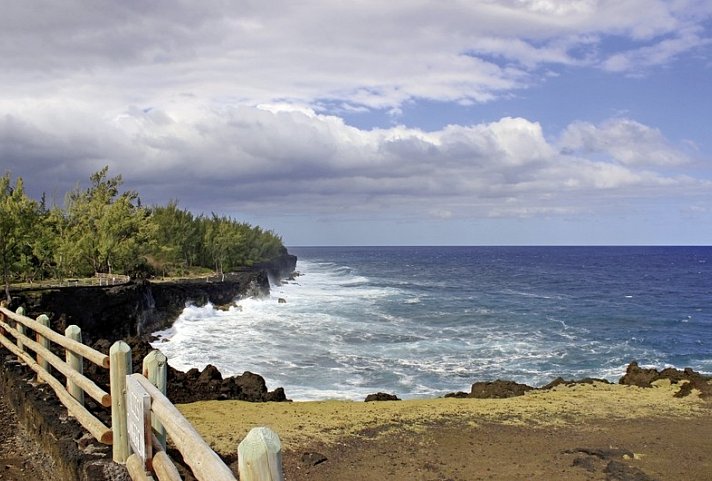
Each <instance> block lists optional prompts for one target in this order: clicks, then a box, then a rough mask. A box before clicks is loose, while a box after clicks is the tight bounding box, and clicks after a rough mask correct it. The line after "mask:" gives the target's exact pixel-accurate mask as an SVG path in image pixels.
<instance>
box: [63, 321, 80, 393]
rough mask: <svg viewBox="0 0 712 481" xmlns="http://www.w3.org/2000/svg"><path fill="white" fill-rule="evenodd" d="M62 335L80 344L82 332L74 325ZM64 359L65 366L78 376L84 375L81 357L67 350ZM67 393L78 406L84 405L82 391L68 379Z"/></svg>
mask: <svg viewBox="0 0 712 481" xmlns="http://www.w3.org/2000/svg"><path fill="white" fill-rule="evenodd" d="M64 335H65V336H66V337H68V338H69V339H73V340H75V341H77V342H82V330H81V329H80V328H79V326H75V325H74V324H72V325H71V326H68V327H67V328H66V329H65V330H64ZM65 359H66V360H67V364H69V367H71V368H72V369H73V370H75V371H77V372H78V373H79V374H84V358H83V357H82V356H80V355H79V354H76V353H74V352H73V351H71V350H69V349H66V350H65ZM67 391H68V392H69V394H71V396H72V397H73V398H74V399H76V400H77V401H79V404H81V405H82V406H83V405H84V390H83V389H82V388H80V387H79V386H77V385H76V384H74V383H73V382H72V381H71V380H70V379H69V378H67Z"/></svg>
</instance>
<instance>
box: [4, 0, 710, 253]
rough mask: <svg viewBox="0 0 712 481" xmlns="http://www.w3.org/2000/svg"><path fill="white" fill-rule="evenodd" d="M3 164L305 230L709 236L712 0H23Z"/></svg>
mask: <svg viewBox="0 0 712 481" xmlns="http://www.w3.org/2000/svg"><path fill="white" fill-rule="evenodd" d="M3 12H4V14H3V16H2V17H1V18H0V28H2V29H3V35H2V36H0V56H1V58H3V69H2V70H1V71H0V162H1V164H0V167H1V168H2V170H3V171H6V170H7V171H10V172H11V174H12V175H13V176H20V177H23V178H24V179H25V183H26V185H27V187H28V190H30V191H31V192H33V193H34V194H35V195H40V193H41V192H46V193H47V194H48V196H49V198H50V199H52V200H54V201H55V202H57V203H62V202H63V195H64V193H65V192H66V191H67V190H69V189H71V188H72V187H74V185H75V184H76V182H77V181H82V182H86V179H88V177H89V175H90V174H91V173H92V172H95V171H97V170H99V169H100V168H101V167H103V166H104V165H109V166H110V169H111V172H112V173H113V174H122V175H123V177H124V180H125V186H126V187H127V188H130V189H135V190H138V191H139V193H140V194H141V196H142V200H143V201H144V203H147V204H151V203H166V202H167V201H168V200H170V199H179V201H180V205H181V206H183V207H185V208H187V209H190V210H192V211H194V212H196V213H201V212H205V213H210V212H217V213H220V214H225V215H230V216H233V217H236V218H238V219H241V220H246V221H249V222H252V223H255V224H259V225H262V226H264V227H266V228H270V229H274V230H275V231H277V232H279V233H280V234H281V235H282V236H283V238H284V240H285V243H286V244H288V245H338V244H342V245H343V244H351V245H380V244H387V245H394V244H395V245H398V244H400V245H403V244H409V245H412V244H437V245H444V244H473V245H478V244H487V245H492V244H494V245H498V244H709V242H710V239H711V238H712V207H711V206H712V204H711V203H710V200H712V199H711V197H712V140H710V139H712V81H711V80H712V2H709V1H708V0H674V1H663V0H566V1H557V0H500V1H498V0H479V1H472V0H471V1H457V0H447V1H446V0H442V1H413V0H409V1H399V0H393V1H390V2H387V3H384V2H382V1H360V2H351V3H342V2H324V1H321V2H320V1H306V2H299V3H294V2H281V1H274V2H255V3H251V2H242V3H239V4H238V3H237V2H235V3H230V2H217V1H206V2H188V1H183V2H181V1H175V2H174V1H171V2H169V1H167V0H166V1H156V2H150V3H145V4H144V3H139V2H109V1H106V2H99V3H97V2H88V1H72V0H68V1H66V2H61V4H59V3H56V4H54V3H49V4H48V3H46V2H39V1H35V0H28V1H25V2H6V4H5V5H4V6H3Z"/></svg>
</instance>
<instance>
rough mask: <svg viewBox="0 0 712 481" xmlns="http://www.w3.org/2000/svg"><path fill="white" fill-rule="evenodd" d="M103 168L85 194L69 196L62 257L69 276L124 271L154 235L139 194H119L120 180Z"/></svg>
mask: <svg viewBox="0 0 712 481" xmlns="http://www.w3.org/2000/svg"><path fill="white" fill-rule="evenodd" d="M107 174H108V168H107V167H104V168H103V169H102V170H100V171H99V172H97V173H95V174H93V175H92V176H91V185H90V187H89V188H88V189H86V190H81V189H80V188H79V187H77V188H75V189H74V190H73V191H72V192H70V193H69V194H68V196H67V209H66V212H65V216H66V228H65V231H64V234H65V235H64V236H63V237H62V238H61V240H60V244H59V249H58V250H59V254H60V257H61V258H62V264H63V265H64V266H65V268H66V269H67V273H68V274H72V275H89V274H94V273H106V272H108V273H110V272H112V269H113V270H115V271H124V270H125V269H126V268H127V267H128V266H129V265H132V264H134V263H135V260H136V259H137V258H138V257H139V256H140V255H141V253H142V252H141V250H142V246H143V245H145V243H146V242H147V241H148V239H149V238H150V235H151V231H152V229H151V225H150V222H149V221H148V213H147V211H146V210H145V209H144V208H142V207H138V206H137V205H136V200H137V199H138V193H136V192H133V191H126V192H123V193H119V187H120V186H121V183H122V179H121V176H116V177H111V178H109V177H107Z"/></svg>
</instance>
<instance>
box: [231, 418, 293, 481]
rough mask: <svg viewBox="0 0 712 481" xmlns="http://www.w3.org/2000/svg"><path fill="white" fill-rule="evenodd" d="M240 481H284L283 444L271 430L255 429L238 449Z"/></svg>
mask: <svg viewBox="0 0 712 481" xmlns="http://www.w3.org/2000/svg"><path fill="white" fill-rule="evenodd" d="M237 469H238V474H239V476H240V481H284V475H283V473H282V443H281V442H280V441H279V436H277V433H275V432H274V431H272V430H271V429H269V428H264V427H263V428H253V429H252V430H251V431H250V432H249V433H248V434H247V436H246V437H245V439H243V440H242V442H241V443H240V444H239V446H238V447H237Z"/></svg>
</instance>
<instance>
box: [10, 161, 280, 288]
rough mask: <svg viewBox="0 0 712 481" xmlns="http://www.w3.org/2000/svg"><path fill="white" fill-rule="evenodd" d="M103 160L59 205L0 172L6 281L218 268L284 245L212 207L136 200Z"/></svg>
mask: <svg viewBox="0 0 712 481" xmlns="http://www.w3.org/2000/svg"><path fill="white" fill-rule="evenodd" d="M121 185H122V178H121V176H120V175H118V176H115V177H109V175H108V167H104V168H103V169H101V170H100V171H98V172H96V173H94V174H92V176H91V177H90V185H89V187H88V188H86V189H82V188H80V187H79V186H77V187H76V188H75V189H74V190H72V191H71V192H69V193H67V195H66V198H65V205H64V206H63V207H60V206H56V205H53V206H48V205H47V203H46V201H45V197H44V195H43V196H42V199H40V200H39V201H38V200H35V199H32V198H30V197H29V196H28V195H27V194H26V192H25V187H24V183H23V180H22V178H20V177H18V178H17V179H16V180H15V182H14V184H13V182H12V179H11V176H10V174H9V173H6V174H5V175H4V176H2V177H0V271H1V272H2V278H3V283H4V284H5V291H6V295H7V297H9V284H10V283H11V282H16V281H23V282H32V281H35V280H40V279H46V278H59V279H62V278H65V277H68V276H72V277H76V276H92V275H95V274H96V273H124V274H129V275H136V274H145V273H150V272H157V273H161V274H163V275H184V274H186V273H188V272H189V271H191V270H193V269H196V268H207V269H214V270H215V271H217V272H218V273H220V274H221V273H223V272H226V271H232V270H237V269H239V268H242V267H249V266H252V265H254V264H257V263H260V262H265V261H268V260H270V259H274V258H276V257H277V256H279V255H281V254H283V253H284V252H286V251H285V249H284V246H283V244H282V240H281V238H280V237H279V236H278V235H276V234H275V233H273V232H272V231H265V230H263V229H261V228H260V227H255V226H251V225H250V224H247V223H244V222H238V221H237V220H234V219H232V218H230V217H226V216H219V215H216V214H214V213H212V214H211V215H210V216H205V215H202V214H201V215H194V214H192V213H191V212H189V211H187V210H185V209H180V208H179V207H178V202H177V201H171V202H169V203H168V205H165V206H152V207H145V206H142V205H141V200H140V197H139V194H138V192H135V191H130V190H126V191H121V189H120V188H121Z"/></svg>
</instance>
